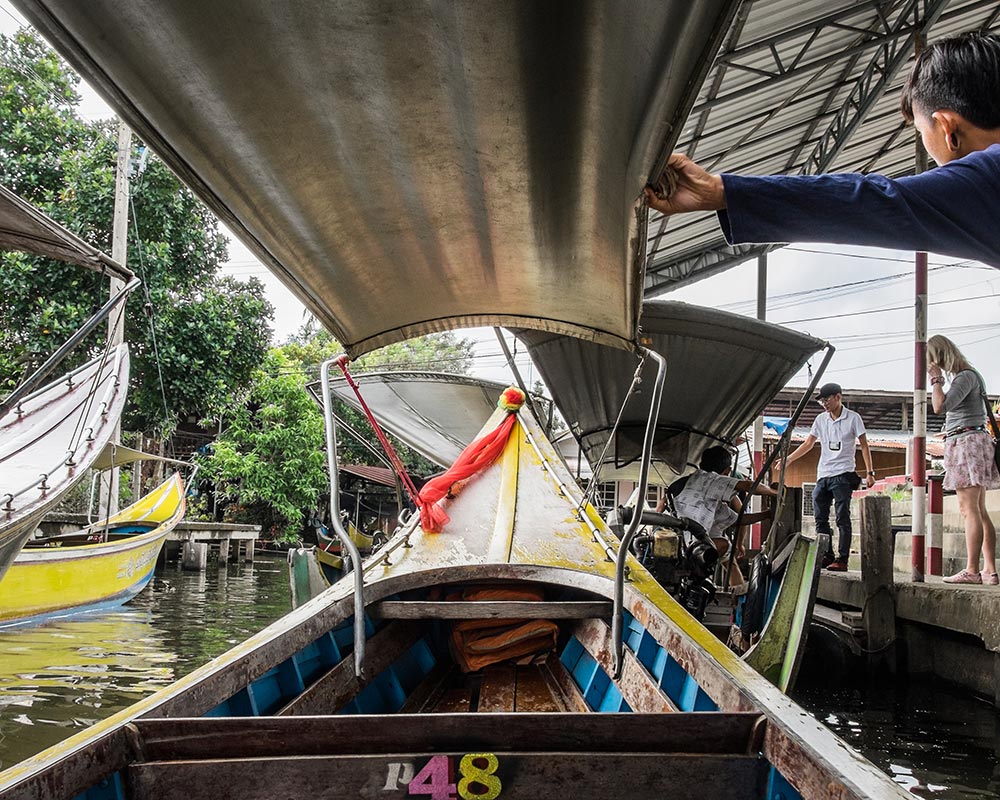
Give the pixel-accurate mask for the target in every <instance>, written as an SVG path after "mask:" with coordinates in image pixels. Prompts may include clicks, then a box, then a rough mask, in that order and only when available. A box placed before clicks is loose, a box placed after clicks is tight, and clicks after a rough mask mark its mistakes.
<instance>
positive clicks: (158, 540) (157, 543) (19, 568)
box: [0, 475, 185, 626]
mask: <svg viewBox="0 0 1000 800" xmlns="http://www.w3.org/2000/svg"><path fill="white" fill-rule="evenodd" d="M184 509H185V502H184V485H183V483H182V481H181V479H180V477H179V476H178V475H174V476H173V477H171V478H169V479H168V480H167V481H165V482H164V483H163V484H161V485H160V486H159V487H158V488H157V489H155V490H154V491H153V492H150V494H149V495H147V496H146V497H144V498H143V499H141V500H140V501H138V502H137V503H135V504H133V505H131V506H129V507H128V508H126V509H123V510H122V511H121V512H119V513H118V514H116V515H114V516H113V517H111V518H110V519H109V520H107V522H106V523H105V522H101V523H97V524H96V525H94V526H93V528H92V529H91V530H94V531H100V530H101V529H102V528H104V527H105V526H106V525H108V526H115V528H116V529H118V530H120V529H121V526H123V525H128V526H130V528H129V529H130V530H131V531H139V530H143V529H145V530H144V532H134V533H130V534H129V535H127V536H124V537H121V536H119V537H118V538H115V539H112V540H111V541H106V542H96V543H93V544H78V545H74V544H68V543H67V544H64V545H63V546H57V547H39V548H31V547H29V548H25V550H23V551H22V552H21V554H20V555H18V557H17V558H16V559H15V560H14V563H13V564H12V565H11V567H10V569H9V570H8V571H7V574H6V575H5V576H4V578H3V579H2V580H0V626H2V625H9V624H23V623H27V622H37V621H39V620H41V619H43V618H45V617H49V616H56V615H62V614H65V613H78V612H81V611H91V610H96V609H101V608H109V607H113V606H117V605H121V604H122V603H125V602H127V601H129V600H131V599H132V598H133V597H135V595H137V594H138V593H139V592H141V591H142V589H143V588H144V587H145V586H146V584H147V583H148V582H149V580H150V578H151V577H152V575H153V569H154V567H155V566H156V559H157V556H158V555H159V553H160V548H161V547H162V546H163V542H164V541H165V540H166V537H167V534H168V533H169V532H170V531H171V530H173V528H174V526H175V525H176V524H177V523H178V522H179V521H180V520H181V519H183V517H184Z"/></svg>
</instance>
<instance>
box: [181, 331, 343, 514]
mask: <svg viewBox="0 0 1000 800" xmlns="http://www.w3.org/2000/svg"><path fill="white" fill-rule="evenodd" d="M198 461H199V462H200V463H201V465H202V469H203V472H202V475H203V476H204V477H205V478H208V479H209V480H210V481H212V482H213V483H214V484H215V487H216V498H217V500H223V501H225V502H227V503H228V504H229V507H228V509H227V514H226V516H227V518H228V519H231V520H233V521H236V522H253V523H258V524H261V525H262V526H263V528H264V529H265V530H267V531H271V532H272V533H282V532H285V531H288V530H289V529H292V530H295V529H297V528H298V526H299V525H300V524H301V523H302V517H303V510H304V509H308V508H311V507H314V506H315V505H316V503H317V500H318V499H319V496H320V493H321V492H322V491H323V490H324V489H325V487H326V486H327V478H326V470H325V465H326V457H325V450H324V434H323V417H322V415H321V414H320V412H319V409H318V408H317V407H316V404H315V403H314V402H313V401H312V399H311V398H310V397H309V395H308V394H307V392H306V390H305V376H304V375H303V374H302V373H301V372H300V371H299V370H297V369H295V368H293V367H292V366H291V364H290V362H289V360H288V359H287V358H286V357H285V355H284V354H283V353H282V352H281V350H279V349H274V350H271V351H270V352H269V353H268V355H267V357H266V359H265V360H264V363H263V365H262V366H260V367H259V368H258V369H255V370H254V371H253V373H252V375H251V381H250V387H249V391H248V392H245V393H241V395H240V396H238V397H234V398H233V402H232V403H230V405H229V407H228V409H227V411H226V414H225V416H224V418H223V426H222V432H221V433H220V435H219V436H218V438H217V439H216V440H215V443H214V444H213V445H212V447H211V452H210V453H209V454H207V455H203V456H202V455H200V456H198Z"/></svg>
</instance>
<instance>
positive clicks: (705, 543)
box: [608, 506, 719, 620]
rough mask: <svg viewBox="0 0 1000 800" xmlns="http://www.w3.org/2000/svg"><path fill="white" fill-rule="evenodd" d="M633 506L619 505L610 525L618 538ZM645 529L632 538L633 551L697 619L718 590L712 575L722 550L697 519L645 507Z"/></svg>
mask: <svg viewBox="0 0 1000 800" xmlns="http://www.w3.org/2000/svg"><path fill="white" fill-rule="evenodd" d="M633 512H634V509H633V508H631V507H625V506H619V507H618V508H617V509H615V510H614V511H612V512H611V514H610V515H609V517H608V525H609V527H610V528H611V530H612V531H613V532H614V534H615V535H616V536H618V537H619V539H620V538H621V537H622V536H623V535H624V533H625V529H626V527H627V526H628V524H629V522H631V520H632V514H633ZM640 522H641V523H642V524H643V525H644V526H646V530H644V531H640V533H639V534H638V535H637V536H636V537H635V538H634V539H633V540H632V552H633V555H635V557H636V558H637V559H638V560H639V563H640V564H642V565H643V566H644V567H645V568H646V569H648V570H649V572H650V573H651V574H652V576H653V577H654V578H656V580H657V581H658V582H659V583H660V585H662V586H663V587H664V588H665V589H666V590H667V591H668V592H670V594H672V595H673V596H674V597H675V598H676V599H677V601H678V602H679V603H681V604H682V605H683V606H684V607H685V608H686V609H687V610H688V611H689V612H690V614H691V615H692V616H693V617H694V618H695V619H697V620H702V619H704V617H705V609H706V607H707V606H708V604H709V603H710V602H711V601H712V598H713V597H715V593H716V591H717V590H718V587H716V585H715V583H714V581H713V580H712V576H713V574H714V573H715V565H716V563H717V562H718V560H719V551H718V550H716V548H715V544H714V543H713V542H712V539H711V538H710V537H709V535H708V533H707V532H706V531H705V529H704V528H703V527H702V526H701V525H699V524H698V523H697V522H695V521H694V520H691V519H688V518H686V517H675V516H672V515H670V514H660V513H657V512H655V511H643V512H642V518H641V520H640Z"/></svg>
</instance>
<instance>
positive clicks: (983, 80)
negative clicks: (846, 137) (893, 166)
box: [900, 33, 1000, 164]
mask: <svg viewBox="0 0 1000 800" xmlns="http://www.w3.org/2000/svg"><path fill="white" fill-rule="evenodd" d="M900 105H901V107H902V112H903V116H904V117H905V118H906V120H907V121H908V122H912V123H913V124H914V126H916V128H917V130H918V131H919V132H920V136H921V138H922V139H923V142H924V148H925V149H926V150H927V152H928V154H929V155H930V156H931V157H932V158H933V159H934V160H935V161H936V162H937V163H938V164H945V163H947V162H948V161H952V160H954V159H956V158H961V157H963V156H966V155H968V154H969V153H971V152H974V151H976V150H981V149H983V148H984V147H988V146H989V145H990V144H993V143H995V142H996V141H998V140H1000V138H998V135H1000V38H998V37H996V36H993V35H984V34H980V33H966V34H962V35H960V36H953V37H951V38H948V39H940V40H939V41H937V42H934V43H933V44H932V45H929V46H928V47H927V48H925V49H924V50H923V52H921V54H920V55H919V56H918V57H917V60H916V62H915V63H914V65H913V68H912V69H911V70H910V75H909V77H908V78H907V80H906V85H905V86H904V87H903V94H902V97H901V98H900Z"/></svg>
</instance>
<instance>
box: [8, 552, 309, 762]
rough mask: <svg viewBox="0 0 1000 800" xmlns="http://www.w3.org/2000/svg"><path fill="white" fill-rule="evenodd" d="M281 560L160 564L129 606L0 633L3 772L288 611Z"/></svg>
mask: <svg viewBox="0 0 1000 800" xmlns="http://www.w3.org/2000/svg"><path fill="white" fill-rule="evenodd" d="M290 597H291V593H290V590H289V586H288V567H287V566H286V562H285V557H284V556H283V555H282V556H272V555H267V554H264V555H262V554H260V553H258V554H257V560H256V561H255V562H254V563H253V564H244V563H235V564H229V565H228V567H227V568H226V569H216V568H215V566H214V564H210V567H209V569H208V570H207V571H205V572H184V571H182V570H181V569H180V566H179V564H177V563H176V562H172V563H168V564H167V565H166V566H165V567H164V566H157V568H156V574H155V575H154V577H153V580H152V581H151V582H150V585H149V586H147V587H146V590H145V591H144V592H143V593H142V594H140V595H139V596H138V597H136V598H135V599H134V600H132V602H131V603H129V604H128V605H127V606H123V607H122V608H120V609H118V610H116V611H111V612H107V613H100V614H84V615H79V616H76V617H66V618H64V619H61V620H52V621H50V622H46V623H44V624H41V625H37V626H31V627H18V628H9V629H4V630H0V768H3V769H5V768H7V767H9V766H11V765H12V764H15V763H17V762H18V761H21V760H23V759H25V758H27V757H28V756H30V755H33V754H35V753H37V752H39V751H41V750H44V749H45V748H46V747H48V746H50V745H52V744H55V743H56V742H58V741H61V740H62V739H65V738H66V737H68V736H71V735H72V734H74V733H76V732H77V731H80V730H83V729H84V728H86V727H87V726H88V725H91V724H92V723H94V722H97V721H98V720H101V719H104V718H105V717H108V716H110V715H112V714H114V713H115V712H117V711H120V710H121V709H123V708H126V707H127V706H130V705H132V703H134V702H136V701H137V700H139V699H141V698H143V697H145V696H146V695H148V694H150V693H152V692H154V691H156V690H157V689H160V688H161V687H163V686H167V685H168V684H170V683H172V682H173V681H175V680H177V678H180V677H181V676H183V675H186V674H187V673H189V672H191V671H193V670H194V669H196V668H197V667H200V666H201V665H202V664H204V663H205V662H206V661H208V660H210V659H212V658H215V656H217V655H220V654H222V653H224V652H226V651H227V650H229V649H230V648H231V647H232V646H233V645H235V644H238V643H239V642H242V641H243V640H244V639H246V638H247V637H248V636H250V635H251V634H253V633H256V632H257V631H259V630H261V629H262V628H264V627H266V626H267V625H268V624H270V623H271V622H273V621H274V620H276V619H278V618H279V617H281V616H283V615H284V614H286V613H288V612H289V611H290V610H291V599H290Z"/></svg>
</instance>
